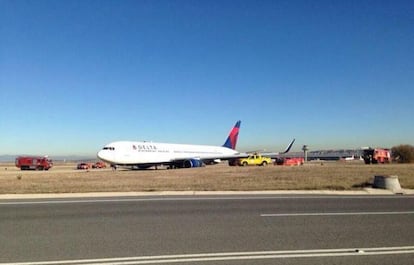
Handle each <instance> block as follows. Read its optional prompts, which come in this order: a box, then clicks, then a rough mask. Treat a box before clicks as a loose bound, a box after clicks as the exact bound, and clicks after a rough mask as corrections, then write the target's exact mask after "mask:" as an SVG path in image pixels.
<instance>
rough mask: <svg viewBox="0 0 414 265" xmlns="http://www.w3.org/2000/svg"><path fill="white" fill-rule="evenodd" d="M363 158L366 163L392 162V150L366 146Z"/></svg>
mask: <svg viewBox="0 0 414 265" xmlns="http://www.w3.org/2000/svg"><path fill="white" fill-rule="evenodd" d="M362 158H363V159H364V161H365V164H384V163H390V162H391V152H390V150H389V149H381V148H366V149H363V155H362Z"/></svg>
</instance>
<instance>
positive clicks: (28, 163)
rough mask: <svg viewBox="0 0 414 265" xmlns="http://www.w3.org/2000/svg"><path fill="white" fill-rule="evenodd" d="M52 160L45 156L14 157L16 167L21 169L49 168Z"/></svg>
mask: <svg viewBox="0 0 414 265" xmlns="http://www.w3.org/2000/svg"><path fill="white" fill-rule="evenodd" d="M52 166H53V162H52V160H51V159H49V157H47V156H19V157H16V167H18V168H20V169H21V170H49V169H50V168H51V167H52Z"/></svg>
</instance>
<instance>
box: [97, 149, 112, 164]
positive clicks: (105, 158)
mask: <svg viewBox="0 0 414 265" xmlns="http://www.w3.org/2000/svg"><path fill="white" fill-rule="evenodd" d="M108 155H109V154H108V151H107V150H101V151H99V152H98V154H97V157H98V158H99V159H100V160H102V161H104V162H110V157H109V156H108Z"/></svg>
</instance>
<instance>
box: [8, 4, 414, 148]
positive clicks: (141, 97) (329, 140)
mask: <svg viewBox="0 0 414 265" xmlns="http://www.w3.org/2000/svg"><path fill="white" fill-rule="evenodd" d="M0 36H1V41H0V107H1V111H0V136H1V137H0V139H1V140H0V155H1V154H49V155H94V154H96V152H97V151H98V150H99V149H101V147H102V146H103V145H105V144H106V143H108V142H111V141H114V140H152V141H158V142H175V143H193V144H211V145H221V144H223V143H224V140H225V138H226V136H227V134H228V132H229V130H230V129H231V127H232V126H233V124H234V123H235V122H236V121H237V120H239V119H240V120H242V125H241V131H240V137H239V142H238V148H237V149H239V150H241V151H246V150H252V149H259V148H266V149H267V150H272V151H278V150H280V149H283V148H284V147H285V146H286V145H287V144H288V142H289V141H290V140H291V138H293V137H295V138H296V139H297V141H296V144H295V146H294V150H300V149H301V147H302V145H304V144H307V145H308V146H309V147H310V149H311V150H316V149H331V148H332V149H334V148H358V147H361V146H382V147H392V146H394V145H398V144H414V140H413V135H414V123H413V116H414V108H413V103H414V101H413V99H414V87H413V84H414V2H413V1H377V0H376V1H364V0H362V1H352V0H350V1H323V0H321V1H277V0H273V1H257V0H255V1H226V0H224V1H223V0H219V1H210V0H209V1H195V0H189V1H185V0H182V1H155V0H154V1H152V0H151V1H103V0H99V1H39V0H37V1H18V0H13V1H4V0H0Z"/></svg>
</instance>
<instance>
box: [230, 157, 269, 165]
mask: <svg viewBox="0 0 414 265" xmlns="http://www.w3.org/2000/svg"><path fill="white" fill-rule="evenodd" d="M271 163H272V159H271V158H270V157H267V156H262V155H260V154H252V155H249V156H248V157H246V158H240V159H238V160H237V163H236V164H237V165H239V166H266V165H268V164H271Z"/></svg>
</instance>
